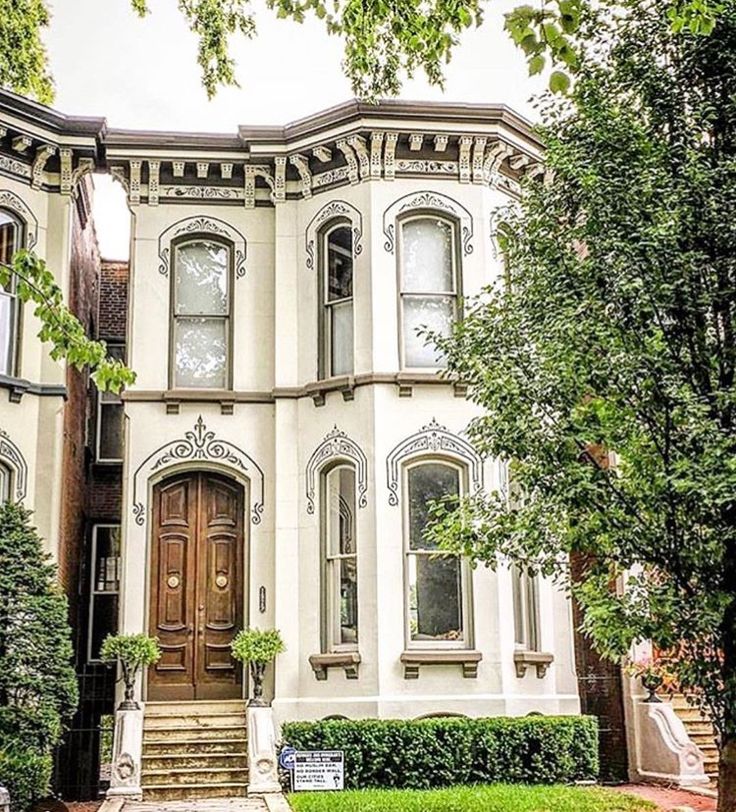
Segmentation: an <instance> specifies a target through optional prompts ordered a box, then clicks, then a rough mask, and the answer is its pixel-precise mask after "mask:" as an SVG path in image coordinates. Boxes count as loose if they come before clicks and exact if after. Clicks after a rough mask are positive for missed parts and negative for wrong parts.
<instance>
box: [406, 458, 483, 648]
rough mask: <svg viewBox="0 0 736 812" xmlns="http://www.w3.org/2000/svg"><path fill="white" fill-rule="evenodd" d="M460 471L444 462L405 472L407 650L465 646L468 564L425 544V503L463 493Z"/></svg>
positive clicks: (467, 642) (428, 543) (413, 468)
mask: <svg viewBox="0 0 736 812" xmlns="http://www.w3.org/2000/svg"><path fill="white" fill-rule="evenodd" d="M462 487H463V483H462V471H461V469H460V468H458V467H457V466H455V465H451V464H449V463H445V462H434V461H433V462H422V463H419V464H416V465H413V466H411V467H409V468H407V469H406V498H405V500H404V502H405V505H406V516H405V537H406V553H405V556H406V589H407V597H406V602H407V616H408V617H407V622H408V634H407V636H408V641H409V647H410V648H438V647H439V648H467V647H469V644H470V639H469V637H470V635H469V628H468V627H469V623H468V614H469V609H468V594H467V592H468V587H467V578H468V575H467V563H466V562H465V561H463V560H462V559H461V558H460V556H458V555H454V554H450V553H443V552H441V551H439V550H438V549H437V547H436V546H435V545H433V544H431V543H430V542H428V541H427V540H426V539H425V538H424V536H423V533H424V529H425V527H426V526H427V523H428V521H429V507H430V503H431V502H432V501H435V500H440V499H442V498H443V497H446V496H459V495H460V494H461V493H462Z"/></svg>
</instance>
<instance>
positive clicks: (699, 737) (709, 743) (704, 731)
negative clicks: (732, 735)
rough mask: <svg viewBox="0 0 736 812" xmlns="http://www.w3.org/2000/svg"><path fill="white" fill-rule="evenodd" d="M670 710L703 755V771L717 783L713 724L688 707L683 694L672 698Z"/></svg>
mask: <svg viewBox="0 0 736 812" xmlns="http://www.w3.org/2000/svg"><path fill="white" fill-rule="evenodd" d="M672 708H673V710H674V711H675V713H676V714H677V715H678V716H679V717H680V719H681V720H682V723H683V725H685V730H686V731H687V735H688V736H689V737H690V739H691V741H692V742H693V744H695V745H696V746H697V747H699V748H700V750H701V751H702V753H703V757H704V763H703V771H704V772H705V774H706V775H707V776H708V778H710V780H711V783H712V784H715V783H717V781H718V744H717V734H716V731H715V729H714V727H713V723H712V722H711V721H710V719H709V718H708V716H706V715H705V714H703V713H701V712H700V710H699V709H698V708H696V707H693V706H692V705H689V704H688V701H687V699H685V697H684V696H683V694H675V695H674V696H673V697H672Z"/></svg>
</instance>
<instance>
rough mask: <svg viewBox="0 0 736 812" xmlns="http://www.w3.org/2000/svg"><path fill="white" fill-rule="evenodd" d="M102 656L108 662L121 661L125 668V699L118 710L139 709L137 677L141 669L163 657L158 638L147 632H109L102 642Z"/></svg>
mask: <svg viewBox="0 0 736 812" xmlns="http://www.w3.org/2000/svg"><path fill="white" fill-rule="evenodd" d="M100 657H101V659H102V660H103V661H104V662H106V663H114V662H119V663H120V667H121V668H122V670H123V682H124V683H125V699H124V700H123V701H122V702H121V703H120V706H119V707H118V710H138V703H137V702H136V701H135V700H134V699H133V687H134V685H135V677H136V674H137V673H138V671H139V670H140V669H142V668H146V667H148V666H149V665H152V664H153V663H155V662H157V661H158V660H159V658H160V657H161V649H160V648H159V646H158V640H156V639H155V638H153V637H149V636H148V635H147V634H114V635H113V634H109V635H108V636H107V637H106V638H105V640H104V642H103V643H102V648H101V650H100Z"/></svg>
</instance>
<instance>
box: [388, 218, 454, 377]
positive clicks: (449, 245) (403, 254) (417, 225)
mask: <svg viewBox="0 0 736 812" xmlns="http://www.w3.org/2000/svg"><path fill="white" fill-rule="evenodd" d="M400 231H401V241H400V247H399V266H400V273H399V276H400V282H399V290H400V294H399V295H400V308H401V334H402V338H401V359H402V365H403V366H404V367H437V366H442V365H443V363H444V357H443V355H442V354H441V353H439V352H438V350H437V349H436V347H435V346H434V345H432V344H427V343H426V338H425V337H424V336H422V335H420V334H419V331H420V330H421V329H422V328H426V329H428V330H430V331H432V332H435V333H439V334H440V335H443V336H445V335H449V334H450V332H451V330H452V325H453V322H454V321H455V319H456V318H457V315H458V311H459V297H460V286H459V271H458V264H459V260H458V251H457V235H456V231H457V228H456V226H455V224H454V223H453V222H450V221H448V220H445V219H443V218H441V217H438V216H436V215H429V214H427V215H420V216H417V217H411V218H408V219H405V220H403V221H401V224H400Z"/></svg>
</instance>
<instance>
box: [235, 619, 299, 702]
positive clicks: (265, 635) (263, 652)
mask: <svg viewBox="0 0 736 812" xmlns="http://www.w3.org/2000/svg"><path fill="white" fill-rule="evenodd" d="M230 648H231V649H232V652H233V657H234V658H235V659H236V660H239V661H240V662H242V663H248V664H249V666H250V673H251V677H252V678H253V699H252V700H251V703H250V704H252V705H266V704H268V703H267V702H266V701H265V700H264V699H263V675H264V674H265V671H266V666H267V665H268V664H269V663H270V662H271V660H275V659H276V656H277V655H278V654H281V652H282V651H285V650H286V646H285V645H284V641H283V640H282V639H281V633H280V632H279V630H278V629H268V630H264V629H244V630H243V631H240V632H238V634H237V636H236V637H235V639H234V640H233V642H232V643H231V645H230Z"/></svg>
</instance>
